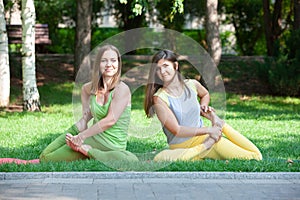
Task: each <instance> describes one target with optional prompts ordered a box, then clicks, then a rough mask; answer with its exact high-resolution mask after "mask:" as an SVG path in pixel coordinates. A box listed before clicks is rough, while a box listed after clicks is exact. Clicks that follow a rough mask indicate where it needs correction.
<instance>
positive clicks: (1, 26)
mask: <svg viewBox="0 0 300 200" xmlns="http://www.w3.org/2000/svg"><path fill="white" fill-rule="evenodd" d="M9 95H10V74H9V57H8V38H7V32H6V22H5V17H4V4H3V0H1V1H0V107H7V106H8V105H9Z"/></svg>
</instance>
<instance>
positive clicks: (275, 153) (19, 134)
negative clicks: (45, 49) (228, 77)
mask: <svg viewBox="0 0 300 200" xmlns="http://www.w3.org/2000/svg"><path fill="white" fill-rule="evenodd" d="M72 89H73V83H71V82H66V83H59V84H45V85H43V86H40V87H39V92H40V95H41V104H42V112H35V113H27V112H5V111H0V124H1V126H0V157H12V158H20V159H36V158H38V156H39V154H40V153H41V151H42V150H43V149H44V148H45V147H46V146H47V145H48V144H49V143H50V142H51V141H52V140H53V139H55V138H56V137H57V136H58V135H60V134H61V133H62V132H63V131H64V130H66V129H67V128H69V127H70V126H71V125H72V123H73V121H74V119H73V105H72ZM18 92H20V91H18V89H15V88H12V98H13V100H12V101H15V100H16V97H17V95H16V94H17V93H18ZM226 98H227V102H226V103H227V106H226V121H227V122H228V123H229V124H230V125H232V126H233V127H235V128H236V129H237V130H239V131H240V132H242V133H243V134H244V135H245V136H246V137H248V138H249V139H250V140H251V141H253V142H254V143H255V144H256V145H257V146H258V147H259V149H260V150H261V152H262V154H263V157H264V159H263V161H241V160H204V161H196V162H172V163H171V162H165V163H154V162H152V161H151V159H152V158H153V157H154V155H155V154H156V153H157V152H158V151H159V150H161V149H163V148H166V141H165V139H164V136H163V133H162V132H161V131H159V132H156V133H155V134H154V133H149V134H147V133H148V132H147V129H139V128H135V129H134V128H133V129H131V133H130V138H129V142H128V150H129V151H131V152H133V153H135V154H136V155H137V156H138V157H139V158H140V160H141V161H140V162H138V163H124V162H111V163H101V162H99V161H95V160H81V161H75V162H69V163H68V162H60V163H41V164H27V165H16V164H2V165H0V171H2V172H15V171H18V172H20V171H116V170H117V171H237V172H271V171H272V172H274V171H275V172H279V171H285V172H287V171H292V172H299V171H300V145H299V144H300V131H299V130H300V100H299V99H298V98H290V97H271V96H256V95H252V96H246V97H245V96H241V95H236V94H227V97H226ZM142 99H143V88H140V89H139V90H138V91H136V92H135V93H134V94H133V99H132V116H131V117H132V119H131V120H132V121H133V122H136V123H139V124H145V125H147V124H149V120H147V119H146V118H145V116H144V112H143V110H142ZM206 123H208V122H206ZM153 127H154V126H153ZM153 127H152V126H151V128H153ZM154 128H155V127H154ZM156 129H157V127H156ZM148 130H149V129H148Z"/></svg>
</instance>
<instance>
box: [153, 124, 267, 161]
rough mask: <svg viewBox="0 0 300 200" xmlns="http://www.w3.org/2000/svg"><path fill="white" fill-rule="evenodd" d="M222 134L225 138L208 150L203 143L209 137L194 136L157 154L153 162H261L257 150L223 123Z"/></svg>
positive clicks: (260, 156)
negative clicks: (208, 159)
mask: <svg viewBox="0 0 300 200" xmlns="http://www.w3.org/2000/svg"><path fill="white" fill-rule="evenodd" d="M222 133H223V134H224V135H225V136H226V137H227V138H225V137H222V138H221V139H220V140H219V141H218V142H217V143H216V144H214V145H213V146H212V147H211V148H210V149H208V150H207V149H206V148H205V146H204V145H203V142H204V140H205V139H206V138H207V137H209V136H207V135H205V136H196V137H193V138H192V139H190V140H187V141H185V142H183V143H180V144H173V145H170V146H169V147H170V149H166V150H163V151H161V152H160V153H158V154H157V155H156V156H155V157H154V161H176V160H202V159H204V158H211V159H234V158H236V159H244V160H251V159H255V160H262V155H261V153H260V151H259V149H258V148H257V147H256V146H255V145H254V144H253V143H252V142H251V141H250V140H248V139H247V138H246V137H245V136H243V135H242V134H240V133H239V132H238V131H236V130H235V129H233V128H232V127H231V126H229V125H228V124H226V123H225V124H224V126H223V127H222Z"/></svg>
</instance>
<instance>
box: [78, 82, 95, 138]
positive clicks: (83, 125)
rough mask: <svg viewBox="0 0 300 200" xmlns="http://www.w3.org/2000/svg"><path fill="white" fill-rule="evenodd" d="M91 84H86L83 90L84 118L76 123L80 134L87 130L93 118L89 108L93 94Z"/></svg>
mask: <svg viewBox="0 0 300 200" xmlns="http://www.w3.org/2000/svg"><path fill="white" fill-rule="evenodd" d="M90 91H91V82H89V83H86V84H84V85H83V86H82V89H81V103H82V117H81V118H80V120H79V121H78V122H77V123H76V126H77V128H78V130H79V131H80V132H82V131H84V130H85V129H87V124H88V122H89V121H90V120H91V119H92V118H93V117H92V114H91V110H90V106H89V102H90V94H91V92H90Z"/></svg>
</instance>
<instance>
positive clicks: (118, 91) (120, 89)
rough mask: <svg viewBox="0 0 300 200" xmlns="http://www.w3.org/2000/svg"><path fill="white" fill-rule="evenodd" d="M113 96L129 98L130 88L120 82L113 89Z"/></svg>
mask: <svg viewBox="0 0 300 200" xmlns="http://www.w3.org/2000/svg"><path fill="white" fill-rule="evenodd" d="M113 96H114V97H115V96H118V97H122V98H124V97H128V96H129V97H130V96H131V92H130V88H129V87H128V85H127V84H126V83H124V82H123V81H120V83H118V84H117V85H116V87H115V89H114V92H113Z"/></svg>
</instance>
